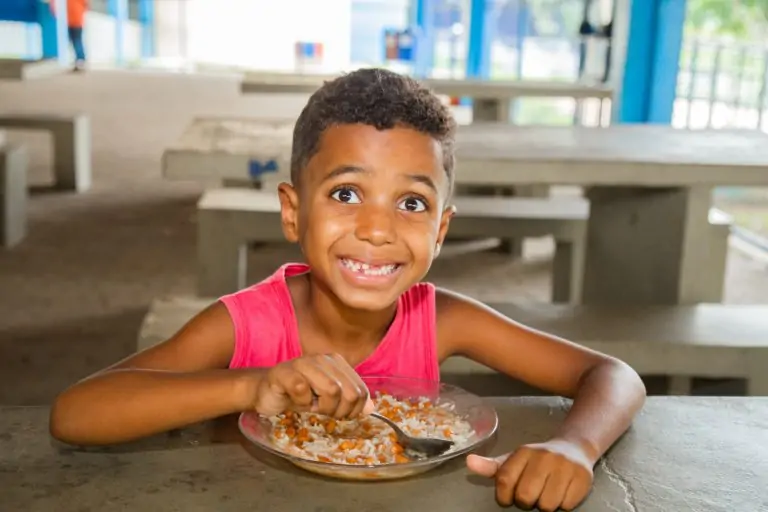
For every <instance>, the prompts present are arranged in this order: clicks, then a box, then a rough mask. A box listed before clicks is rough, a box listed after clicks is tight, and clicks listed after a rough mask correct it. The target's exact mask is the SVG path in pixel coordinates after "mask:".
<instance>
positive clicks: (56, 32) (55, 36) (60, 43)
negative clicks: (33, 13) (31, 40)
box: [37, 0, 69, 66]
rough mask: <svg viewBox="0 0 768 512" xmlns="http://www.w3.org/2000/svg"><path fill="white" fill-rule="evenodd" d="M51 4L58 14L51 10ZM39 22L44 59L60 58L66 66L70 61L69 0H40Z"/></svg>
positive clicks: (60, 61)
mask: <svg viewBox="0 0 768 512" xmlns="http://www.w3.org/2000/svg"><path fill="white" fill-rule="evenodd" d="M51 5H53V8H54V10H55V12H56V16H54V15H53V12H51ZM37 22H38V23H39V24H40V37H41V39H42V54H43V58H44V59H58V60H59V63H60V64H62V65H63V66H66V65H67V63H68V61H69V52H68V48H69V34H68V32H67V0H50V1H48V0H40V1H38V3H37Z"/></svg>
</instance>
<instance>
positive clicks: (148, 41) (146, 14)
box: [139, 0, 155, 58]
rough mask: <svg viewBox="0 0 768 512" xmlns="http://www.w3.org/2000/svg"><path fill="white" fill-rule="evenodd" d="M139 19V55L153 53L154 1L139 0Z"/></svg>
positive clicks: (150, 55) (151, 54) (152, 55)
mask: <svg viewBox="0 0 768 512" xmlns="http://www.w3.org/2000/svg"><path fill="white" fill-rule="evenodd" d="M139 21H140V22H141V56H142V57H143V58H146V57H154V55H155V2H154V0H139Z"/></svg>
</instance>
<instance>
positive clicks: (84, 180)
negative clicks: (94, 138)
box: [52, 116, 92, 192]
mask: <svg viewBox="0 0 768 512" xmlns="http://www.w3.org/2000/svg"><path fill="white" fill-rule="evenodd" d="M52 133H53V166H54V176H55V180H56V188H58V189H61V190H74V191H75V192H85V191H86V190H88V189H90V188H91V181H92V178H91V124H90V119H88V118H87V117H84V116H81V117H77V118H75V119H74V120H73V122H72V123H71V124H70V123H66V124H61V125H59V126H56V127H55V128H54V129H53V132H52Z"/></svg>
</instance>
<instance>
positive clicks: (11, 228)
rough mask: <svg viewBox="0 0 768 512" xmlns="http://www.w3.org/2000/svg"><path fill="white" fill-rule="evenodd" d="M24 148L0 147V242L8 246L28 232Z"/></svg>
mask: <svg viewBox="0 0 768 512" xmlns="http://www.w3.org/2000/svg"><path fill="white" fill-rule="evenodd" d="M27 195H28V191H27V152H26V150H25V148H23V147H20V146H13V147H5V148H0V244H2V246H3V247H5V248H8V249H10V248H11V247H14V246H16V245H17V244H19V242H21V241H22V240H23V239H24V237H25V236H26V234H27Z"/></svg>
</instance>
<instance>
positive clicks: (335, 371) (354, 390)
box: [319, 355, 365, 418]
mask: <svg viewBox="0 0 768 512" xmlns="http://www.w3.org/2000/svg"><path fill="white" fill-rule="evenodd" d="M319 364H320V366H321V367H322V369H323V370H324V371H326V372H327V373H328V374H329V375H331V377H332V378H334V379H335V380H336V381H337V382H338V385H339V388H340V389H339V397H338V398H339V399H338V402H337V403H336V410H335V411H334V412H333V415H334V416H335V417H337V418H349V417H352V416H357V415H359V414H360V412H361V411H362V409H363V406H364V405H365V401H364V396H365V393H364V388H363V389H361V387H360V385H359V384H358V383H357V382H356V380H357V379H355V378H352V376H351V375H350V373H353V372H354V370H351V369H349V370H347V368H346V367H348V366H349V365H348V364H347V363H346V361H344V360H343V359H342V360H341V361H339V360H338V359H337V356H331V355H328V356H324V357H323V358H321V359H320V361H319Z"/></svg>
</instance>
